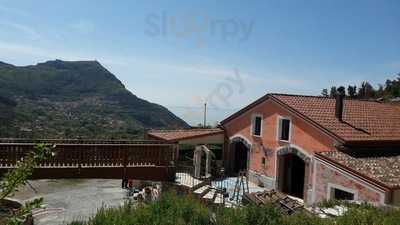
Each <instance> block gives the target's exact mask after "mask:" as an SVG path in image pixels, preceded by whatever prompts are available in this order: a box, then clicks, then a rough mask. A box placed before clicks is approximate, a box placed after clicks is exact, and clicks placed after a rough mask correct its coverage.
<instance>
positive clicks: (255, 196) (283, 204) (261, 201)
mask: <svg viewBox="0 0 400 225" xmlns="http://www.w3.org/2000/svg"><path fill="white" fill-rule="evenodd" d="M242 201H243V204H245V205H246V204H256V205H265V204H271V205H273V206H275V207H276V208H278V209H279V210H280V211H281V212H282V213H284V214H292V213H294V212H296V211H298V210H302V209H303V208H304V204H303V203H301V202H299V201H297V200H295V199H293V198H291V197H289V196H288V195H286V194H283V193H281V192H277V191H275V190H270V191H263V192H255V193H246V194H244V196H243V200H242Z"/></svg>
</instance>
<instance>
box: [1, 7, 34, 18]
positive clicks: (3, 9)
mask: <svg viewBox="0 0 400 225" xmlns="http://www.w3.org/2000/svg"><path fill="white" fill-rule="evenodd" d="M0 12H2V13H4V14H12V15H16V16H24V17H25V16H28V13H27V12H25V11H23V10H20V9H16V8H11V7H8V6H5V5H0Z"/></svg>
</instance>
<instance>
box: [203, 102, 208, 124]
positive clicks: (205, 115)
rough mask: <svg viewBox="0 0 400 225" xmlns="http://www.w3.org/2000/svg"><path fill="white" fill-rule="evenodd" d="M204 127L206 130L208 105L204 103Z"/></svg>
mask: <svg viewBox="0 0 400 225" xmlns="http://www.w3.org/2000/svg"><path fill="white" fill-rule="evenodd" d="M203 127H204V128H206V127H207V103H204V123H203Z"/></svg>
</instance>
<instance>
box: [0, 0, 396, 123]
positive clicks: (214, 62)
mask: <svg viewBox="0 0 400 225" xmlns="http://www.w3.org/2000/svg"><path fill="white" fill-rule="evenodd" d="M399 10H400V1H398V0H364V1H359V0H352V1H348V0H309V1H305V0H304V1H303V0H292V1H285V0H276V1H266V0H265V1H261V0H260V1H255V0H254V1H233V0H232V1H216V0H202V1H200V0H199V1H189V0H188V1H171V0H169V1H156V0H152V1H122V0H121V1H118V2H117V1H95V0H90V1H89V0H87V1H84V0H80V1H78V0H69V1H63V3H61V1H50V0H48V1H42V0H36V1H33V0H32V1H30V0H25V1H16V0H12V1H11V0H1V1H0V52H1V55H0V56H1V57H0V61H5V62H8V63H12V64H15V65H28V64H36V63H38V62H42V61H46V60H50V59H56V58H57V59H63V60H94V59H96V60H98V61H99V62H101V63H102V64H103V65H104V66H105V67H106V68H108V69H109V70H110V71H111V72H112V73H114V74H115V75H116V76H117V77H118V78H119V79H120V80H121V81H122V82H123V83H124V84H125V85H126V87H127V88H128V89H129V90H130V91H132V92H133V93H134V94H136V95H137V96H139V97H141V98H144V99H147V100H149V101H152V102H156V103H159V104H162V105H164V106H166V107H168V108H169V109H170V110H171V111H173V112H174V113H176V114H177V115H178V116H180V117H182V118H183V119H185V120H186V121H187V122H189V123H191V124H197V123H200V122H202V113H201V112H202V105H203V103H204V102H205V101H207V102H208V104H209V123H215V122H216V121H219V120H221V119H223V118H225V117H226V116H227V115H229V114H231V113H233V112H235V111H236V110H238V109H239V108H241V107H243V106H245V105H247V104H249V103H250V102H252V101H253V100H255V99H256V98H258V97H260V96H262V95H264V94H265V93H267V92H284V93H296V94H312V95H318V94H320V92H321V89H322V88H326V87H329V86H331V85H344V84H359V83H360V82H361V81H363V80H368V81H370V82H372V83H373V84H375V85H376V84H378V83H383V82H384V81H385V79H387V78H395V75H396V74H397V73H399V72H400V14H399Z"/></svg>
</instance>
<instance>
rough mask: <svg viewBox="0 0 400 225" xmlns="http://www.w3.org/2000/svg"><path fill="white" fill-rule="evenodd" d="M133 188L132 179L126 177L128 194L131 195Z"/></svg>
mask: <svg viewBox="0 0 400 225" xmlns="http://www.w3.org/2000/svg"><path fill="white" fill-rule="evenodd" d="M134 192H135V190H134V188H133V180H132V179H128V196H133V194H134Z"/></svg>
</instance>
